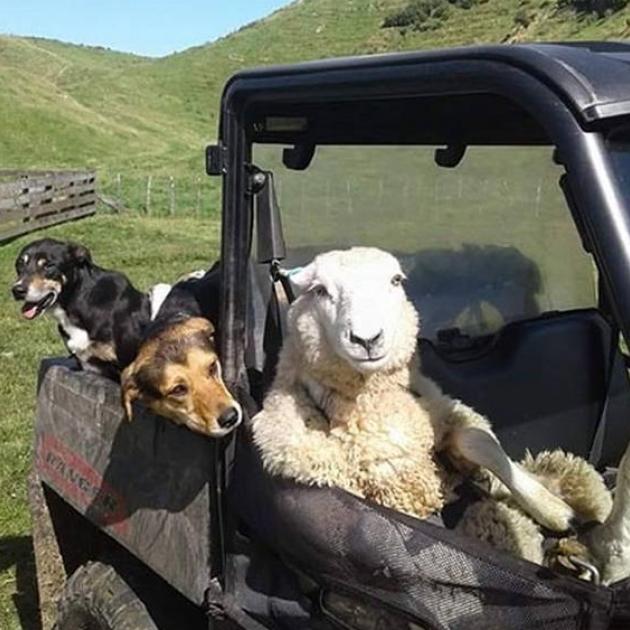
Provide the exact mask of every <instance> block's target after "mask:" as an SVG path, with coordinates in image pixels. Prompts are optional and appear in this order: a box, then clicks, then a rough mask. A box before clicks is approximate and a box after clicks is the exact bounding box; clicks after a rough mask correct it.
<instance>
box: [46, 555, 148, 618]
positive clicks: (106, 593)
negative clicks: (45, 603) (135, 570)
mask: <svg viewBox="0 0 630 630" xmlns="http://www.w3.org/2000/svg"><path fill="white" fill-rule="evenodd" d="M54 630H157V626H156V625H155V623H154V622H153V620H152V619H151V616H150V615H149V612H148V611H147V609H146V607H145V605H144V604H143V603H142V601H141V600H140V599H139V598H138V596H137V595H136V593H135V592H134V591H133V589H132V588H131V587H130V586H129V584H127V582H125V580H123V578H122V577H121V576H120V575H119V574H118V573H117V572H116V570H115V569H114V567H112V566H110V565H108V564H104V563H102V562H87V563H86V564H84V565H82V566H80V567H79V568H78V569H77V570H76V571H75V572H74V573H73V574H72V576H71V577H70V578H69V579H68V581H67V582H66V585H65V587H64V590H63V593H62V595H61V597H60V599H59V602H58V603H57V622H56V623H55V625H54Z"/></svg>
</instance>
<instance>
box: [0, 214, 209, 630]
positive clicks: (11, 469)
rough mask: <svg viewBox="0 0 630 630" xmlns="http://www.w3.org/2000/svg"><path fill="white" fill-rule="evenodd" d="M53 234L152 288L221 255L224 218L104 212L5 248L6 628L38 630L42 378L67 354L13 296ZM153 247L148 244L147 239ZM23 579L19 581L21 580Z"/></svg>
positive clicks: (0, 345)
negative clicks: (23, 260)
mask: <svg viewBox="0 0 630 630" xmlns="http://www.w3.org/2000/svg"><path fill="white" fill-rule="evenodd" d="M42 236H51V237H54V238H60V239H73V240H76V241H80V242H81V243H84V244H86V245H87V246H88V247H90V249H91V251H92V254H93V257H94V259H95V261H96V262H97V263H98V264H100V265H102V266H104V267H112V268H116V269H121V270H124V271H125V273H127V275H128V276H129V278H130V279H131V280H132V282H133V283H134V284H135V286H137V287H139V288H142V289H146V288H147V287H149V286H151V285H152V284H153V283H155V282H158V281H172V280H174V279H176V278H177V277H178V276H179V275H181V273H183V272H185V271H190V270H193V269H199V268H202V267H205V266H207V265H208V263H209V262H210V261H211V260H214V258H215V257H216V256H217V252H218V242H219V234H218V223H217V222H216V221H203V220H195V219H178V220H176V221H171V220H168V219H149V218H139V217H129V216H114V215H99V216H96V217H93V218H88V219H83V220H81V221H78V222H75V223H68V224H66V225H62V226H58V227H54V228H51V229H48V230H43V231H41V232H38V233H37V234H36V235H31V236H26V237H24V238H21V239H18V240H16V241H13V242H12V243H9V244H7V245H2V246H0V287H2V291H3V294H4V296H5V299H3V300H2V301H1V302H0V373H1V374H2V379H1V380H0V409H2V418H1V420H0V443H1V444H2V457H0V488H2V492H1V493H0V628H2V630H13V629H14V628H15V629H17V628H20V627H22V628H27V629H29V630H30V629H31V628H36V627H37V626H36V625H35V619H36V595H35V590H34V589H35V586H34V572H33V571H34V566H33V556H32V547H31V542H30V521H29V515H28V511H27V506H26V477H27V474H28V471H29V467H30V461H31V443H32V437H33V431H32V429H33V417H34V410H35V380H36V375H37V366H38V364H39V361H40V359H41V358H42V357H44V356H47V355H55V354H64V347H63V344H62V343H61V340H60V338H59V336H58V334H57V331H56V326H55V325H54V323H53V321H51V320H50V319H48V318H47V317H45V316H44V317H41V318H39V319H37V320H35V321H33V322H27V321H26V320H24V319H22V318H21V317H20V314H19V308H18V306H17V305H16V304H15V303H14V302H13V301H12V300H11V299H10V298H9V291H8V290H9V287H10V285H11V283H12V282H13V281H14V271H13V261H14V260H15V257H16V255H17V253H18V251H19V250H20V248H21V247H23V246H24V244H25V243H27V242H29V240H32V239H33V238H36V237H37V238H39V237H42ZM148 243H150V244H151V246H150V247H148V246H147V244H148ZM16 576H17V580H16Z"/></svg>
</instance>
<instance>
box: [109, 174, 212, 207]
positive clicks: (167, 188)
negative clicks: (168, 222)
mask: <svg viewBox="0 0 630 630" xmlns="http://www.w3.org/2000/svg"><path fill="white" fill-rule="evenodd" d="M99 194H100V197H101V200H102V201H103V202H105V203H106V204H107V205H110V206H112V207H113V208H115V209H117V210H119V211H123V210H124V211H130V212H135V213H139V214H144V215H146V216H152V217H178V216H187V217H195V216H196V217H214V216H218V215H219V213H220V203H221V193H220V184H219V182H218V181H217V180H216V179H213V178H210V177H208V176H204V175H189V176H180V175H178V176H172V175H164V174H159V175H154V174H151V173H148V174H147V173H141V174H136V173H134V174H129V173H123V172H105V171H99Z"/></svg>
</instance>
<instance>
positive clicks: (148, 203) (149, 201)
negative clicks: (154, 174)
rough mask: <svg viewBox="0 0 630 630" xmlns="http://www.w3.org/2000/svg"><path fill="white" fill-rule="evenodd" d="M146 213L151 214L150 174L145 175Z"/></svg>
mask: <svg viewBox="0 0 630 630" xmlns="http://www.w3.org/2000/svg"><path fill="white" fill-rule="evenodd" d="M146 205H147V214H148V215H149V216H151V175H149V176H148V177H147V203H146Z"/></svg>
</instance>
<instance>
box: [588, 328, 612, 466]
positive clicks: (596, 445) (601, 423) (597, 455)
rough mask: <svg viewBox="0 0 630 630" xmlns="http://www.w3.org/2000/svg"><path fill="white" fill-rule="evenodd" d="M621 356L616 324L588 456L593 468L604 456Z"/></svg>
mask: <svg viewBox="0 0 630 630" xmlns="http://www.w3.org/2000/svg"><path fill="white" fill-rule="evenodd" d="M618 355H619V328H618V327H617V325H616V324H615V323H613V324H611V331H610V349H609V356H608V366H607V373H606V390H605V393H604V401H603V403H602V408H601V411H600V413H599V419H598V421H597V426H596V428H595V434H594V435H593V441H592V443H591V450H590V452H589V454H588V461H589V463H590V464H592V465H593V466H597V465H598V464H599V460H600V459H601V456H602V451H603V448H604V438H605V436H606V424H607V423H606V421H607V419H608V407H609V404H608V403H609V401H610V393H611V389H612V382H613V378H614V374H615V363H616V362H617V357H618Z"/></svg>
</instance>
